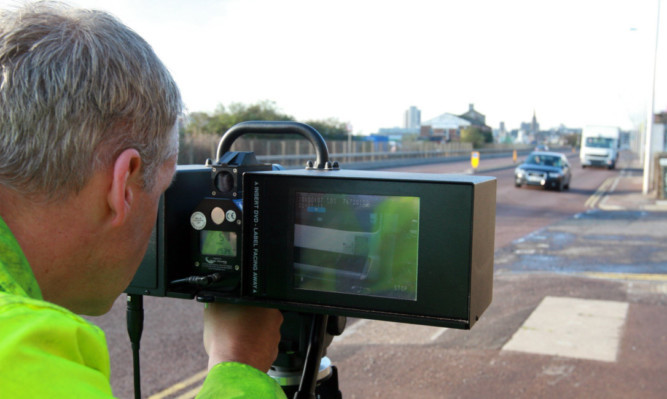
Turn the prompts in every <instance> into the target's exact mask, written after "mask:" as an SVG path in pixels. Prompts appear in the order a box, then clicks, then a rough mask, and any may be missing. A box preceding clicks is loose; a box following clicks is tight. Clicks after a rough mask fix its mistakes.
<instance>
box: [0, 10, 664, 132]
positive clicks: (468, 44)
mask: <svg viewBox="0 0 667 399" xmlns="http://www.w3.org/2000/svg"><path fill="white" fill-rule="evenodd" d="M659 1H660V0H507V1H503V0H467V1H454V0H452V1H438V0H434V1H424V0H404V1H393V0H381V1H376V0H351V1H348V0H335V1H319V0H284V1H279V0H218V1H214V0H188V1H182V0H114V1H109V0H72V1H70V2H69V3H70V4H73V5H78V6H81V7H86V8H96V9H104V10H107V11H109V12H111V13H113V14H114V15H116V16H117V17H118V18H120V19H121V20H122V21H123V22H125V23H126V24H127V25H129V26H130V27H131V28H132V29H134V30H135V31H137V32H138V33H139V34H140V35H142V36H143V37H144V38H145V39H146V40H147V41H148V42H149V43H150V44H151V45H152V46H153V48H154V49H155V51H156V53H157V54H158V56H159V57H160V58H161V59H162V60H163V62H164V63H165V65H166V66H167V67H168V68H169V70H170V71H171V73H172V74H173V76H174V78H175V80H176V82H177V83H178V85H179V87H180V88H181V92H182V95H183V99H184V102H185V105H186V107H187V110H188V111H190V112H198V111H203V112H213V111H214V110H215V109H216V108H217V107H218V106H219V105H225V106H228V105H229V104H231V103H233V102H241V103H245V104H252V103H256V102H259V101H265V100H268V101H272V102H274V103H275V105H276V107H277V108H278V110H279V111H281V112H283V113H285V114H288V115H291V116H293V117H294V118H295V119H296V120H298V121H306V120H319V119H327V118H335V119H337V120H339V121H341V122H345V123H348V124H349V125H350V126H351V128H352V131H353V132H354V133H355V134H369V133H374V132H377V130H378V129H379V128H383V127H402V125H403V117H404V116H403V115H404V112H405V110H407V109H408V108H409V107H410V106H416V107H417V108H419V109H420V110H421V117H422V121H425V120H428V119H431V118H434V117H436V116H438V115H440V114H443V113H445V112H447V113H452V114H462V113H464V112H466V111H467V110H468V107H469V104H474V107H475V109H476V110H477V111H479V112H481V113H483V114H484V115H485V116H486V122H487V125H489V126H491V127H493V128H497V127H498V126H499V124H500V123H501V122H504V123H505V126H506V127H507V129H510V130H511V129H516V128H518V127H519V125H520V124H521V122H529V121H530V120H531V119H532V117H533V113H535V115H536V117H537V120H538V122H539V123H540V126H541V128H543V129H548V128H552V127H557V126H559V125H561V124H563V125H565V126H567V127H582V126H584V125H588V124H605V125H616V126H620V127H622V128H624V129H632V128H635V127H637V126H638V125H640V124H641V123H642V122H644V121H645V120H646V115H647V110H648V107H649V104H650V100H651V92H652V88H653V87H655V110H656V111H658V112H659V111H666V110H667V2H663V3H662V4H661V11H662V12H661V14H662V15H661V26H660V31H659V32H660V35H659V39H658V41H657V42H658V51H657V52H656V51H655V49H656V26H657V20H658V14H657V10H658V2H659ZM15 3H16V1H14V0H0V5H2V6H5V5H7V4H10V5H11V4H15ZM656 54H657V57H655V56H656ZM655 59H657V62H656V65H657V68H656V71H657V73H656V78H655V84H653V83H654V80H653V65H654V60H655Z"/></svg>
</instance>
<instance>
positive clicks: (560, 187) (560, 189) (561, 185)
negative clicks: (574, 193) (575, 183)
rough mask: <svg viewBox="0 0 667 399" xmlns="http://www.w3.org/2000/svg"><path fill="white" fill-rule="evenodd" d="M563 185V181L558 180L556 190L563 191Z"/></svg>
mask: <svg viewBox="0 0 667 399" xmlns="http://www.w3.org/2000/svg"><path fill="white" fill-rule="evenodd" d="M564 187H565V185H564V184H563V181H562V180H561V181H559V182H558V186H557V187H556V189H557V190H558V191H563V189H564Z"/></svg>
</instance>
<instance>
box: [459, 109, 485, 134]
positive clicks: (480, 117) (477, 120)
mask: <svg viewBox="0 0 667 399" xmlns="http://www.w3.org/2000/svg"><path fill="white" fill-rule="evenodd" d="M459 116H460V117H461V118H463V119H465V120H467V121H468V122H470V123H471V124H472V125H473V126H480V127H486V128H488V126H486V116H484V114H482V113H481V112H478V111H477V110H475V104H469V105H468V112H466V113H464V114H461V115H459ZM489 131H491V129H489Z"/></svg>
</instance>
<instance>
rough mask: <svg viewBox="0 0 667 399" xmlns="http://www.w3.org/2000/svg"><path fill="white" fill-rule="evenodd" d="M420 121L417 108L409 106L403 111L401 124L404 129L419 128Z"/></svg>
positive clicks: (420, 116)
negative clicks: (402, 122) (403, 116)
mask: <svg viewBox="0 0 667 399" xmlns="http://www.w3.org/2000/svg"><path fill="white" fill-rule="evenodd" d="M421 122H422V113H421V111H420V110H419V108H417V107H415V106H411V107H410V108H409V109H408V110H406V111H405V123H404V125H403V127H404V128H406V129H419V126H421Z"/></svg>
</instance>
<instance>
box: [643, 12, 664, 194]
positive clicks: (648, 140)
mask: <svg viewBox="0 0 667 399" xmlns="http://www.w3.org/2000/svg"><path fill="white" fill-rule="evenodd" d="M660 3H661V0H658V17H657V18H658V21H657V23H656V25H655V50H654V51H653V78H652V80H651V99H650V101H649V106H648V112H647V115H646V135H645V138H644V176H643V177H644V178H643V181H642V193H643V194H644V195H646V194H648V192H649V190H650V187H651V180H650V179H651V153H652V152H653V150H652V146H653V118H654V116H653V111H654V108H655V74H656V67H657V63H658V36H659V34H660Z"/></svg>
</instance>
